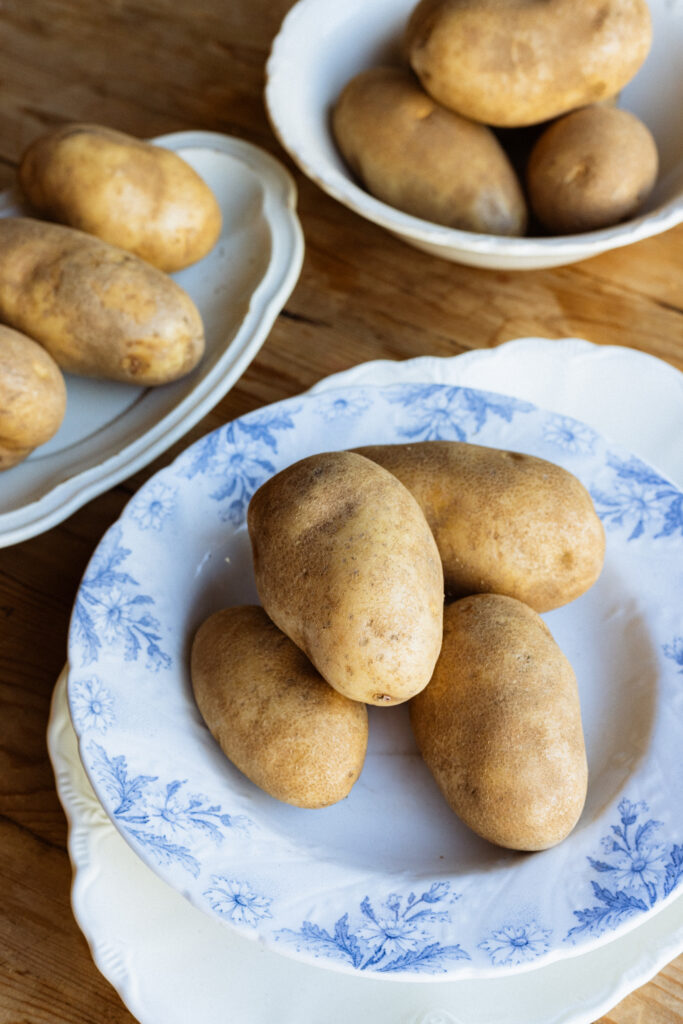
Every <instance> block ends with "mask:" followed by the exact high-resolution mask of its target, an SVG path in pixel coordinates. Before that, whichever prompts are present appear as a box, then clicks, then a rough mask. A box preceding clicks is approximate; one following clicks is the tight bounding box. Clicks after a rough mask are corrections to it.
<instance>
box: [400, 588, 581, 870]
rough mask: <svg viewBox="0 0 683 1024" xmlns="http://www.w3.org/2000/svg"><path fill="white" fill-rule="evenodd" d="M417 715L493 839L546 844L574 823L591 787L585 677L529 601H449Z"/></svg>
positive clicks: (448, 780)
mask: <svg viewBox="0 0 683 1024" xmlns="http://www.w3.org/2000/svg"><path fill="white" fill-rule="evenodd" d="M410 721H411V725H412V728H413V732H414V734H415V738H416V740H417V745H418V747H419V749H420V752H421V754H422V757H423V758H424V760H425V762H426V764H427V766H428V768H429V769H430V771H431V772H432V774H433V776H434V778H435V780H436V782H437V784H438V786H439V788H440V789H441V791H442V793H443V795H444V797H445V798H446V801H447V802H448V804H449V805H450V807H451V808H452V809H453V810H454V811H455V813H456V814H457V815H458V816H459V817H460V818H461V819H462V820H463V821H464V822H465V824H466V825H468V826H469V827H470V828H471V829H472V830H473V831H474V832H476V833H477V834H478V835H480V836H482V837H483V838H484V839H488V840H489V841H490V842H492V843H496V844H497V845H499V846H504V847H507V848H509V849H513V850H545V849H547V848H548V847H550V846H554V845H555V844H557V843H559V842H561V840H562V839H564V838H565V837H566V836H567V835H568V834H569V833H570V832H571V830H572V829H573V828H574V826H575V824H576V822H577V821H578V819H579V816H580V814H581V811H582V809H583V805H584V802H585V799H586V789H587V784H588V768H587V764H586V752H585V746H584V739H583V730H582V726H581V709H580V706H579V695H578V689H577V685H576V678H575V676H574V672H573V670H572V667H571V665H570V664H569V662H568V661H567V659H566V658H565V656H564V654H563V653H562V651H561V650H560V648H559V647H558V646H557V644H556V643H555V640H554V639H553V637H552V635H551V633H550V630H549V629H548V627H547V626H546V625H545V623H544V622H543V620H542V619H541V617H540V616H539V615H537V614H536V613H535V612H534V611H532V609H531V608H529V607H528V606H527V605H525V604H523V603H522V602H521V601H516V600H515V599H514V598H511V597H502V596H500V595H495V594H476V595H475V596H473V597H466V598H463V599H462V600H460V601H456V602H454V603H453V604H451V605H448V606H447V607H446V610H445V613H444V641H443V648H442V651H441V654H440V656H439V660H438V662H437V665H436V669H435V670H434V676H433V678H432V680H431V682H430V683H429V685H428V686H427V688H426V689H425V690H423V691H422V693H420V694H418V695H417V696H416V697H415V698H414V699H413V700H412V701H411V704H410Z"/></svg>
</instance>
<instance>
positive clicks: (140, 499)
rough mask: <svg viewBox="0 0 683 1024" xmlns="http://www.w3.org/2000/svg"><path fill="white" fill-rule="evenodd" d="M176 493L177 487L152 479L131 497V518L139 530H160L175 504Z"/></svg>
mask: <svg viewBox="0 0 683 1024" xmlns="http://www.w3.org/2000/svg"><path fill="white" fill-rule="evenodd" d="M177 494H178V491H177V488H175V487H169V486H168V485H167V484H164V483H162V482H161V481H159V480H156V481H153V482H152V483H150V484H149V485H148V486H147V487H143V488H142V490H141V491H140V492H139V493H138V494H137V495H136V496H135V498H133V501H132V502H131V505H130V515H131V518H132V519H134V520H135V521H136V522H137V524H138V526H139V527H140V529H141V530H161V529H162V527H163V526H164V521H165V520H166V519H167V518H168V517H169V516H170V515H171V513H172V512H173V510H174V508H175V506H176V499H177Z"/></svg>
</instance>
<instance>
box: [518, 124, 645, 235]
mask: <svg viewBox="0 0 683 1024" xmlns="http://www.w3.org/2000/svg"><path fill="white" fill-rule="evenodd" d="M657 167H658V157H657V146H656V145H655V141H654V139H653V138H652V135H651V134H650V132H649V130H648V129H647V127H646V126H645V125H644V124H643V122H642V121H640V120H639V119H638V118H637V117H636V116H635V114H630V113H629V112H628V111H627V110H620V109H619V108H618V107H607V106H591V107H584V108H583V110H575V111H574V112H573V113H571V114H567V115H566V116H565V117H562V118H560V120H559V121H555V123H554V124H552V125H551V126H550V127H549V128H547V129H546V130H545V132H544V133H543V134H542V135H541V137H540V139H539V140H538V141H537V142H536V144H535V145H534V148H533V149H532V151H531V156H530V157H529V164H528V167H527V185H528V189H529V199H530V202H531V205H532V206H533V209H534V212H535V214H536V216H537V217H538V219H539V220H540V221H541V223H542V224H543V225H544V226H545V227H547V228H548V229H549V230H550V231H553V232H555V233H556V234H570V233H573V232H578V231H594V230H596V229H597V228H604V227H608V225H610V224H617V223H618V222H619V221H621V220H625V219H626V218H627V217H632V216H633V215H634V214H635V213H636V212H637V211H638V209H639V207H640V206H641V205H642V204H643V202H644V201H645V199H646V198H647V196H648V195H649V194H650V192H651V191H652V188H653V186H654V183H655V180H656V178H657Z"/></svg>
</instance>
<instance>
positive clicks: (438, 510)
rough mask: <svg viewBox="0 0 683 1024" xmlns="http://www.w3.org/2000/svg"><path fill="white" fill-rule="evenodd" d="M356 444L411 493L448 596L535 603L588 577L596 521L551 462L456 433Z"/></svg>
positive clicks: (600, 550) (556, 601) (596, 546)
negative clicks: (433, 543) (481, 596)
mask: <svg viewBox="0 0 683 1024" xmlns="http://www.w3.org/2000/svg"><path fill="white" fill-rule="evenodd" d="M356 451H357V452H358V453H360V454H361V455H364V456H365V457H366V458H368V459H372V461H373V462H377V463H378V465H380V466H383V467H384V468H385V469H388V470H389V472H391V473H393V474H394V475H395V476H396V477H397V478H398V479H399V480H400V481H401V483H403V484H404V485H405V486H406V487H407V488H408V490H409V491H410V493H411V494H412V495H413V496H414V497H415V498H416V499H417V502H418V504H419V505H420V507H421V509H422V510H423V512H424V514H425V516H426V518H427V522H428V523H429V525H430V527H431V530H432V533H433V534H434V537H435V539H436V543H437V547H438V549H439V554H440V555H441V560H442V562H443V568H444V579H445V584H446V591H447V593H449V594H450V595H452V596H453V597H462V596H465V595H466V594H474V593H494V594H507V595H508V596H509V597H516V598H517V599H518V600H520V601H524V602H526V604H528V605H530V606H531V607H532V608H534V609H535V610H536V611H537V612H544V611H550V609H551V608H558V607H559V606H560V605H563V604H567V603H568V602H569V601H573V600H574V598H576V597H578V596H579V595H580V594H582V593H584V591H586V590H588V588H589V587H590V586H592V585H593V583H595V581H596V579H597V578H598V576H599V575H600V571H601V569H602V565H603V560H604V554H605V531H604V528H603V525H602V523H601V521H600V519H599V517H598V515H597V513H596V511H595V509H594V507H593V502H592V501H591V497H590V495H589V494H588V491H587V490H586V489H585V487H584V486H583V484H582V483H581V482H580V481H579V480H578V479H577V478H576V477H575V476H574V475H573V474H572V473H569V472H568V471H567V470H566V469H563V468H562V467H561V466H557V465H555V464H554V463H552V462H547V461H546V460H544V459H539V458H536V457H535V456H533V455H523V454H520V453H519V452H508V451H502V450H499V449H497V448H486V447H484V446H482V445H475V444H468V443H466V442H460V441H422V442H418V443H417V444H394V445H374V446H371V447H364V448H357V449H356Z"/></svg>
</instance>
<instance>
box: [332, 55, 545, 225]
mask: <svg viewBox="0 0 683 1024" xmlns="http://www.w3.org/2000/svg"><path fill="white" fill-rule="evenodd" d="M332 127H333V131H334V135H335V138H336V140H337V144H338V146H339V149H340V151H341V153H342V155H343V157H344V159H345V160H346V162H347V164H348V165H349V167H350V168H351V170H352V171H353V172H354V174H355V175H356V177H357V178H358V179H359V180H360V181H361V182H362V183H363V185H364V186H365V187H366V188H367V190H368V191H369V192H371V193H372V195H374V196H376V197H377V198H378V199H381V200H382V201H383V202H385V203H388V204H389V205H391V206H393V207H396V209H398V210H402V211H404V212H405V213H409V214H412V215H413V216H414V217H421V218H423V219H424V220H429V221H433V222H434V223H435V224H444V225H445V226H446V227H451V228H460V229H461V230H463V231H476V232H480V233H483V234H494V235H521V234H523V233H524V228H525V225H526V203H525V200H524V196H523V194H522V189H521V186H520V184H519V181H518V179H517V176H516V174H515V171H514V170H513V168H512V165H511V163H510V161H509V160H508V158H507V156H506V155H505V152H504V151H503V148H502V147H501V145H500V144H499V142H498V140H497V139H496V137H495V135H494V134H493V132H492V131H490V129H489V128H486V127H485V126H484V125H481V124H475V123H474V122H473V121H470V120H467V119H466V118H464V117H460V116H459V115H458V114H454V113H453V112H452V111H450V110H446V108H445V107H443V106H441V105H440V104H439V103H436V102H435V101H434V100H433V99H432V97H431V96H428V95H427V94H426V93H425V92H424V91H423V90H422V89H421V88H420V86H419V83H418V82H417V81H416V80H415V79H414V77H413V76H412V75H411V74H410V72H409V71H407V70H403V69H401V68H393V67H384V68H373V69H371V70H369V71H363V72H361V73H360V74H359V75H357V76H356V77H355V78H353V79H352V80H351V81H350V82H349V83H348V84H347V85H346V87H345V88H344V90H343V92H342V94H341V96H340V97H339V99H338V101H337V103H336V106H335V108H334V112H333V116H332Z"/></svg>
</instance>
